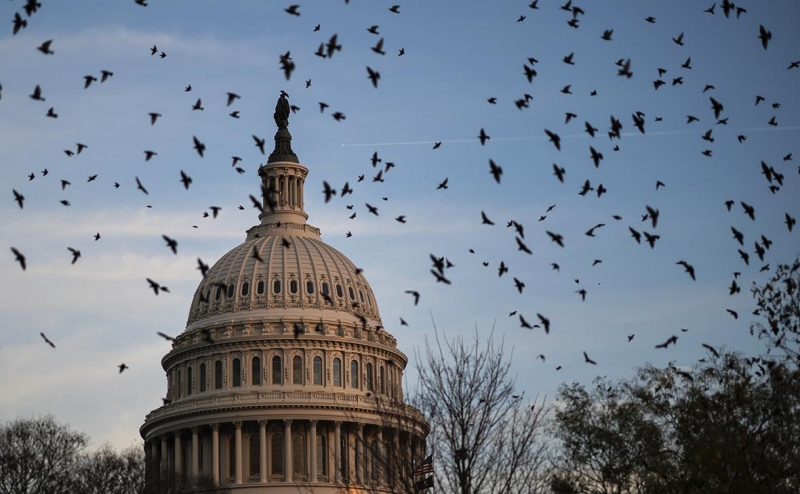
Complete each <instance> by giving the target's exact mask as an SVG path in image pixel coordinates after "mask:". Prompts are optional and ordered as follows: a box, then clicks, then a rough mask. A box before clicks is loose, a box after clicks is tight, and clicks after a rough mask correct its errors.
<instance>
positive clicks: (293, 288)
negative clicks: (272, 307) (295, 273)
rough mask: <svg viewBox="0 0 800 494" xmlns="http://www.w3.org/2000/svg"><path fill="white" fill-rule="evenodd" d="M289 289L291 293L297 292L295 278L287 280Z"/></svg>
mask: <svg viewBox="0 0 800 494" xmlns="http://www.w3.org/2000/svg"><path fill="white" fill-rule="evenodd" d="M289 291H290V292H292V293H297V280H292V281H290V282H289Z"/></svg>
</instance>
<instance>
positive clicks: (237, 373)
mask: <svg viewBox="0 0 800 494" xmlns="http://www.w3.org/2000/svg"><path fill="white" fill-rule="evenodd" d="M232 367H233V387H234V388H238V387H239V386H241V385H242V361H241V360H239V359H238V358H235V359H233V362H232Z"/></svg>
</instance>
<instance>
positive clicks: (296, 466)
mask: <svg viewBox="0 0 800 494" xmlns="http://www.w3.org/2000/svg"><path fill="white" fill-rule="evenodd" d="M305 475H306V438H305V437H304V436H303V435H302V434H299V433H294V434H292V478H293V479H294V480H295V481H297V480H304V479H305Z"/></svg>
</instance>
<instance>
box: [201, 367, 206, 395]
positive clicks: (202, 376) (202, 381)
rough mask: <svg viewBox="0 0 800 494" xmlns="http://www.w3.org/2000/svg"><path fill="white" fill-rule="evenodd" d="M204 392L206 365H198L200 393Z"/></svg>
mask: <svg viewBox="0 0 800 494" xmlns="http://www.w3.org/2000/svg"><path fill="white" fill-rule="evenodd" d="M205 390H206V364H200V392H201V393H202V392H203V391H205Z"/></svg>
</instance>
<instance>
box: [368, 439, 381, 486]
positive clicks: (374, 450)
mask: <svg viewBox="0 0 800 494" xmlns="http://www.w3.org/2000/svg"><path fill="white" fill-rule="evenodd" d="M369 449H370V455H369V456H370V460H371V461H370V463H371V464H372V465H371V466H372V469H371V470H372V472H371V475H370V476H371V477H372V480H373V481H374V482H377V481H378V472H379V469H380V458H378V441H372V444H371V445H370V447H369Z"/></svg>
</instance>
